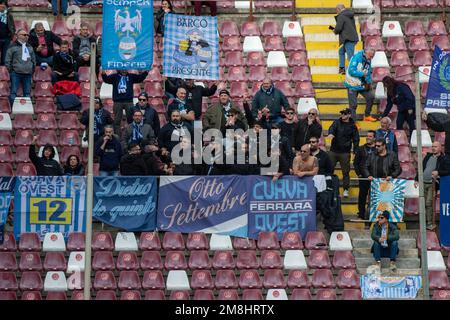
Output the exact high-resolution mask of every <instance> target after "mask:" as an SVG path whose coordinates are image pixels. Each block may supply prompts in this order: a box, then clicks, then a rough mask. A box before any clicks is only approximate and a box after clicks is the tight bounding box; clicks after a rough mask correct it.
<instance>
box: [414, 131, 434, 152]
mask: <svg viewBox="0 0 450 320" xmlns="http://www.w3.org/2000/svg"><path fill="white" fill-rule="evenodd" d="M431 144H432V141H431V136H430V133H429V132H428V130H422V147H431ZM411 147H413V148H417V131H416V130H414V131H413V132H412V135H411Z"/></svg>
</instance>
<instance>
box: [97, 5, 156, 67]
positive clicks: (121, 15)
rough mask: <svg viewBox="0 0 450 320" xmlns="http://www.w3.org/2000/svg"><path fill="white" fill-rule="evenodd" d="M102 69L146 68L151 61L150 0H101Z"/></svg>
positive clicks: (151, 14) (151, 28)
mask: <svg viewBox="0 0 450 320" xmlns="http://www.w3.org/2000/svg"><path fill="white" fill-rule="evenodd" d="M102 37H103V39H102V69H103V70H111V69H114V70H130V69H133V70H150V69H151V68H152V64H153V1H152V0H142V1H127V0H105V1H104V2H103V35H102Z"/></svg>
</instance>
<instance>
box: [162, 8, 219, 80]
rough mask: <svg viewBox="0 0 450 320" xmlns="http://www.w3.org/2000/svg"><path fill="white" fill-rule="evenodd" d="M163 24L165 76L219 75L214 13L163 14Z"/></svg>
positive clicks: (210, 78)
mask: <svg viewBox="0 0 450 320" xmlns="http://www.w3.org/2000/svg"><path fill="white" fill-rule="evenodd" d="M164 26H165V30H164V53H163V65H164V75H165V76H168V77H177V78H195V79H205V80H218V79H219V56H218V54H219V51H218V49H219V46H218V44H219V42H218V41H219V39H218V33H217V17H195V16H184V15H179V14H166V15H165V20H164Z"/></svg>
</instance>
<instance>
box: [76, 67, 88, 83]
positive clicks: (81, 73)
mask: <svg viewBox="0 0 450 320" xmlns="http://www.w3.org/2000/svg"><path fill="white" fill-rule="evenodd" d="M90 70H91V68H90V67H86V66H84V67H79V68H78V81H79V82H90V81H91V75H90V73H91V71H90Z"/></svg>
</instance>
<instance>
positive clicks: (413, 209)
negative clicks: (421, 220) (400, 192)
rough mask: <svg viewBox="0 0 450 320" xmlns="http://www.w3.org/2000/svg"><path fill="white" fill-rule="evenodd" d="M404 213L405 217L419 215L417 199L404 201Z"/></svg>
mask: <svg viewBox="0 0 450 320" xmlns="http://www.w3.org/2000/svg"><path fill="white" fill-rule="evenodd" d="M404 212H405V214H406V215H416V214H419V199H418V198H407V199H405V205H404Z"/></svg>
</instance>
